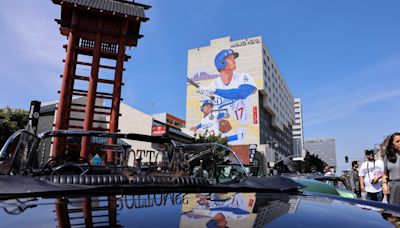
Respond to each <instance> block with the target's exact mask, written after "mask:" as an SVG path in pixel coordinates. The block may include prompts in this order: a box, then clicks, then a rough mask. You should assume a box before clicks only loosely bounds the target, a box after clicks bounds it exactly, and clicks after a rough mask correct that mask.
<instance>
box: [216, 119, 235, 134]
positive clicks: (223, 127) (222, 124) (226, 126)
mask: <svg viewBox="0 0 400 228" xmlns="http://www.w3.org/2000/svg"><path fill="white" fill-rule="evenodd" d="M231 129H232V126H231V123H230V122H229V121H228V120H225V119H222V120H220V121H219V131H220V132H221V133H227V132H228V131H230V130H231Z"/></svg>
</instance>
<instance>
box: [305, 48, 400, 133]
mask: <svg viewBox="0 0 400 228" xmlns="http://www.w3.org/2000/svg"><path fill="white" fill-rule="evenodd" d="M399 72H400V55H396V56H392V57H391V58H388V59H386V60H385V61H382V62H378V63H376V64H374V65H371V66H370V67H368V68H366V69H363V70H361V71H359V72H355V73H354V74H349V75H348V76H347V77H344V78H345V79H344V80H343V81H341V82H336V83H335V86H334V87H333V86H329V87H320V88H318V90H317V91H316V92H315V93H316V94H318V97H319V98H320V99H313V100H312V101H311V102H313V103H311V104H308V105H309V107H307V108H303V112H304V110H305V109H306V110H307V109H308V110H311V112H309V113H307V112H304V113H303V115H304V125H305V127H310V126H313V125H317V124H322V123H327V122H330V121H334V120H337V119H340V118H344V117H347V116H349V115H351V114H353V113H355V112H357V111H359V110H361V109H362V108H364V107H366V106H368V105H370V104H373V103H377V102H383V101H386V100H389V99H393V98H396V97H400V88H399V87H398V84H397V83H395V82H396V81H397V80H398V78H399ZM324 97H325V99H324ZM303 104H304V102H303ZM304 105H305V107H306V106H307V103H305V104H304ZM388 109H390V107H388Z"/></svg>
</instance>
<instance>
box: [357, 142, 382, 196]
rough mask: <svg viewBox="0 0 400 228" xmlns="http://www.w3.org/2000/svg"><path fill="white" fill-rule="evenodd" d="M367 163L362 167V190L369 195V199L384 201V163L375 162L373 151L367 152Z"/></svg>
mask: <svg viewBox="0 0 400 228" xmlns="http://www.w3.org/2000/svg"><path fill="white" fill-rule="evenodd" d="M365 156H366V158H367V161H365V162H363V163H362V164H361V167H360V172H359V177H360V190H361V191H362V192H366V193H367V199H369V200H374V201H382V198H383V195H382V176H383V168H384V165H383V161H382V160H375V156H374V151H373V150H365Z"/></svg>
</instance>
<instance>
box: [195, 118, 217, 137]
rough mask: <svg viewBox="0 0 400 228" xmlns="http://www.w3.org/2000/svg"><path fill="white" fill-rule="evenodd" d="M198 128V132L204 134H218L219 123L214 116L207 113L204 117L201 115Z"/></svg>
mask: <svg viewBox="0 0 400 228" xmlns="http://www.w3.org/2000/svg"><path fill="white" fill-rule="evenodd" d="M198 129H199V130H200V134H202V135H203V134H205V136H209V135H218V134H219V125H218V120H217V117H216V116H213V117H211V114H208V115H207V116H206V117H203V118H202V119H201V121H200V124H199V125H198Z"/></svg>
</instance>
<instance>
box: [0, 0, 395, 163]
mask: <svg viewBox="0 0 400 228" xmlns="http://www.w3.org/2000/svg"><path fill="white" fill-rule="evenodd" d="M138 2H141V3H145V4H149V5H151V6H153V7H152V8H151V9H150V10H148V11H147V15H148V17H149V18H150V20H149V21H148V22H146V23H144V24H142V28H141V34H143V35H144V38H142V39H141V40H140V41H139V45H138V47H137V48H132V49H131V50H130V51H129V54H130V55H132V59H131V61H130V62H128V63H127V64H126V65H125V67H126V69H127V71H126V72H125V74H124V82H125V86H124V88H123V92H122V96H123V98H124V102H125V103H128V104H130V105H132V106H134V107H136V108H138V109H139V110H141V111H143V112H146V113H149V114H151V113H157V112H169V113H171V114H173V115H176V116H178V117H181V118H185V95H186V80H185V78H186V74H187V67H186V64H187V50H188V49H190V48H194V47H198V46H205V45H208V44H209V40H210V39H215V38H219V37H224V36H230V37H231V38H232V39H233V40H238V39H243V38H246V37H253V36H259V35H261V36H262V37H263V39H264V41H265V43H266V45H267V46H268V48H269V50H270V52H271V54H272V56H273V57H274V59H275V61H276V62H277V64H278V67H279V69H280V71H281V73H282V74H283V76H284V77H285V79H286V81H287V83H288V85H289V87H290V89H291V90H292V92H293V94H294V96H295V97H300V98H301V99H302V102H303V116H304V131H305V136H306V138H315V137H335V138H336V140H337V143H336V146H337V159H338V165H339V167H338V168H339V169H343V168H348V167H349V164H344V156H345V155H348V156H349V157H350V160H352V158H360V157H362V151H363V150H364V149H366V148H371V147H373V145H374V144H375V143H379V142H381V141H382V139H383V137H384V136H385V135H388V134H390V133H391V132H394V131H398V130H399V128H400V127H399V116H400V88H399V85H400V84H399V79H400V30H399V21H400V14H399V13H398V12H399V10H400V1H397V0H382V1H375V0H335V1H321V0H302V1H298V0H279V1H278V0H274V1H270V0H252V1H239V0H231V1H228V0H201V1H200V0H168V1H165V0H142V1H138ZM59 11H60V8H59V6H57V5H53V4H52V3H51V1H50V0H48V1H43V0H41V1H32V0H18V1H14V0H2V1H0V28H2V32H1V35H0V50H1V51H0V79H1V83H0V97H1V99H0V107H4V106H6V105H8V106H11V107H18V108H25V109H27V108H28V107H29V103H30V100H33V99H37V100H40V101H50V100H56V99H58V94H57V90H58V89H59V87H60V84H61V80H60V78H59V75H60V74H61V73H62V70H63V63H62V62H61V60H62V59H63V58H64V56H65V52H64V49H63V48H62V45H63V44H65V43H66V38H65V37H62V36H61V35H60V34H59V31H58V25H57V24H56V23H55V21H54V19H55V18H59V17H60V12H59Z"/></svg>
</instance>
